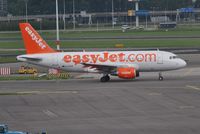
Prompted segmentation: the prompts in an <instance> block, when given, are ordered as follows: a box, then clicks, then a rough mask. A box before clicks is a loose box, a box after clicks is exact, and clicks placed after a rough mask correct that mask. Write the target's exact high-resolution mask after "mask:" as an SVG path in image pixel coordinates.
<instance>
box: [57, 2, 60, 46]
mask: <svg viewBox="0 0 200 134" xmlns="http://www.w3.org/2000/svg"><path fill="white" fill-rule="evenodd" d="M56 45H57V50H60V37H59V20H58V0H56Z"/></svg>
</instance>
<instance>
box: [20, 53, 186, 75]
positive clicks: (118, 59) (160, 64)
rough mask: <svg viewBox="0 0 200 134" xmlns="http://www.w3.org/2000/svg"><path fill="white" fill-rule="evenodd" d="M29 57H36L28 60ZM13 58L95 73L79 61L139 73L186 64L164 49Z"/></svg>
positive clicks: (72, 70)
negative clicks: (134, 70)
mask: <svg viewBox="0 0 200 134" xmlns="http://www.w3.org/2000/svg"><path fill="white" fill-rule="evenodd" d="M29 58H30V59H31V58H36V59H40V60H28V59H29ZM17 59H18V60H20V61H24V62H29V63H32V64H36V65H41V66H45V67H49V68H57V69H61V70H65V71H69V72H94V73H95V72H96V73H98V72H99V71H98V70H95V68H90V67H85V66H84V65H83V64H82V63H88V64H96V65H108V66H116V67H120V66H127V67H134V68H135V69H136V70H137V71H139V72H151V71H152V72H154V71H169V70H175V69H179V68H183V67H185V66H186V62H185V61H184V60H182V59H180V58H178V57H177V56H176V55H175V54H173V53H170V52H165V51H108V52H57V53H48V54H29V55H20V56H18V57H17Z"/></svg>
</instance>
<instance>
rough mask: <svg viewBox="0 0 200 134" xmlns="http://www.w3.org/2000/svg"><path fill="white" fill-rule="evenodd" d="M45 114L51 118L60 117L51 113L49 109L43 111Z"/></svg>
mask: <svg viewBox="0 0 200 134" xmlns="http://www.w3.org/2000/svg"><path fill="white" fill-rule="evenodd" d="M43 113H45V114H46V115H47V116H49V117H51V118H54V117H58V115H56V114H55V113H53V112H51V111H49V110H48V109H47V110H43Z"/></svg>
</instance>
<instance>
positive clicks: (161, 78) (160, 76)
mask: <svg viewBox="0 0 200 134" xmlns="http://www.w3.org/2000/svg"><path fill="white" fill-rule="evenodd" d="M158 79H159V80H160V81H163V79H164V78H163V76H162V73H161V72H160V73H159V77H158Z"/></svg>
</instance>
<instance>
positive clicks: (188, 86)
mask: <svg viewBox="0 0 200 134" xmlns="http://www.w3.org/2000/svg"><path fill="white" fill-rule="evenodd" d="M186 87H187V88H190V89H194V90H198V91H200V88H198V87H196V86H191V85H187V86H186Z"/></svg>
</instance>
